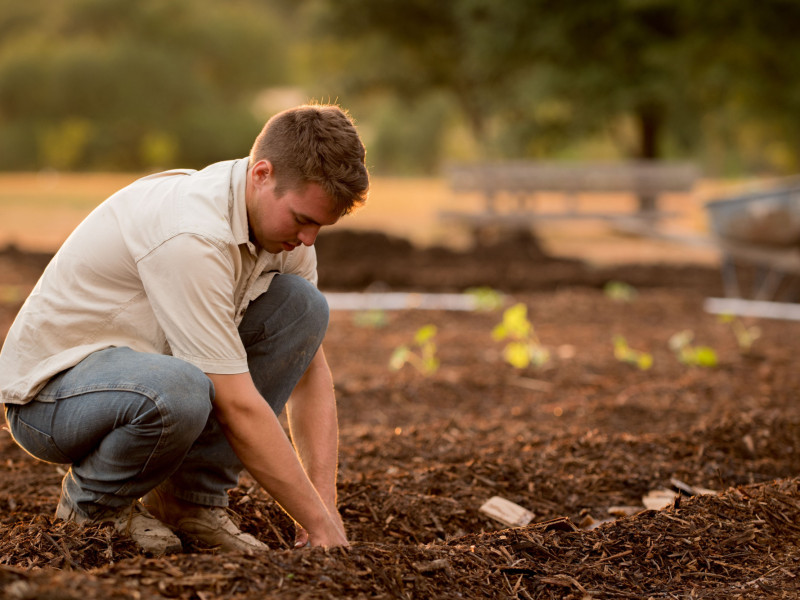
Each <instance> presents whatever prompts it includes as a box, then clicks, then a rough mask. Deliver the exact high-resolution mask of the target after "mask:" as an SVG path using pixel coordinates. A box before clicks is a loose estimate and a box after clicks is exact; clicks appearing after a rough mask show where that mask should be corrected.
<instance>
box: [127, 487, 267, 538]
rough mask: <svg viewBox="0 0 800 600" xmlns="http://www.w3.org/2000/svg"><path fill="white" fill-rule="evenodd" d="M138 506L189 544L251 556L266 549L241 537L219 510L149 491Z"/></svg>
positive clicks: (223, 509)
mask: <svg viewBox="0 0 800 600" xmlns="http://www.w3.org/2000/svg"><path fill="white" fill-rule="evenodd" d="M142 502H143V503H144V505H145V507H147V509H148V510H149V511H150V512H151V513H152V514H154V515H155V516H156V517H157V518H158V519H159V520H161V521H162V522H164V523H166V524H167V525H169V526H170V527H172V529H174V530H175V531H179V532H180V533H183V534H184V535H186V537H188V538H190V539H192V540H193V541H198V542H201V543H203V544H205V545H206V546H211V547H212V548H219V549H220V550H224V551H226V552H255V551H263V550H268V549H269V547H268V546H267V545H266V544H264V543H262V542H260V541H258V540H257V539H256V538H254V537H253V536H252V535H250V534H249V533H244V532H243V531H242V530H240V529H239V528H238V527H237V526H236V525H235V524H234V522H233V521H232V520H231V517H230V515H229V514H228V510H227V509H226V508H223V507H221V506H203V505H201V504H194V503H193V502H188V501H186V500H182V499H180V498H176V497H175V496H172V495H171V494H167V493H166V492H163V491H161V490H152V491H151V492H149V493H148V494H147V495H146V496H145V497H144V498H142Z"/></svg>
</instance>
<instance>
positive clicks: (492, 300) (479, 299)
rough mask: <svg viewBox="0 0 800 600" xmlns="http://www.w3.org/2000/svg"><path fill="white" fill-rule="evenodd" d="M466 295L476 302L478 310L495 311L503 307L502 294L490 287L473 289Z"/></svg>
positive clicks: (466, 292) (466, 291) (467, 291)
mask: <svg viewBox="0 0 800 600" xmlns="http://www.w3.org/2000/svg"><path fill="white" fill-rule="evenodd" d="M464 293H465V294H467V295H468V296H471V297H472V298H473V300H475V307H476V308H477V309H478V310H483V311H493V310H499V309H500V308H502V307H503V301H504V297H503V294H502V292H498V291H497V290H495V289H492V288H490V287H473V288H469V289H467V290H465V291H464Z"/></svg>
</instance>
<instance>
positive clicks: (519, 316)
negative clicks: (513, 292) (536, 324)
mask: <svg viewBox="0 0 800 600" xmlns="http://www.w3.org/2000/svg"><path fill="white" fill-rule="evenodd" d="M492 338H493V339H494V340H496V341H502V340H510V341H509V342H508V343H507V344H506V346H505V348H504V349H503V358H504V359H505V360H506V362H507V363H508V364H510V365H511V366H512V367H515V368H517V369H524V368H526V367H528V366H530V365H533V366H534V367H537V368H538V367H541V366H543V365H545V364H547V363H548V362H549V360H550V352H549V351H548V350H547V348H545V347H544V346H542V344H541V342H540V341H539V338H538V336H537V335H536V333H535V332H534V330H533V325H531V322H530V321H529V320H528V308H527V307H526V306H525V305H524V304H521V303H520V304H515V305H514V306H512V307H510V308H507V309H506V310H505V312H504V313H503V320H502V322H500V323H499V324H497V325H496V326H495V328H494V329H493V330H492Z"/></svg>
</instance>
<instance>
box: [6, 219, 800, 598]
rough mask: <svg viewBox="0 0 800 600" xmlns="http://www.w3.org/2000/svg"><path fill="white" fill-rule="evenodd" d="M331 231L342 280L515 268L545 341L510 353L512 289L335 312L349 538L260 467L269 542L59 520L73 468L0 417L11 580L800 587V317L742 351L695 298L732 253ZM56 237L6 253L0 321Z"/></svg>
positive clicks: (465, 279)
mask: <svg viewBox="0 0 800 600" xmlns="http://www.w3.org/2000/svg"><path fill="white" fill-rule="evenodd" d="M345 251H347V252H346V254H347V255H348V256H349V258H348V259H345V258H344V256H345ZM319 253H320V256H321V259H320V260H321V263H322V265H324V267H323V268H322V269H321V272H320V279H321V287H322V288H323V289H328V290H334V289H337V290H347V289H364V288H365V287H367V286H372V289H379V288H389V289H393V290H397V289H416V290H436V291H460V290H463V289H465V288H467V287H470V286H474V285H490V286H493V287H495V288H498V289H502V290H503V291H504V292H506V293H507V294H508V296H507V298H506V306H508V305H510V304H511V303H514V302H523V303H525V304H526V306H527V307H528V311H529V312H528V315H529V317H530V320H531V322H532V323H533V325H534V327H535V329H536V332H537V334H538V336H539V338H540V340H541V342H542V344H543V345H544V346H546V347H547V348H548V350H549V351H550V353H551V360H550V362H549V363H548V364H547V365H546V366H545V367H543V368H541V369H534V368H532V367H529V368H527V369H524V370H516V369H514V368H512V367H511V366H509V365H508V364H506V363H505V362H504V361H503V357H502V349H503V347H502V343H501V342H496V341H494V340H493V339H492V338H491V336H490V332H491V330H492V328H493V327H494V325H496V324H497V323H498V322H499V321H500V319H501V313H500V312H474V313H456V312H437V311H424V312H423V311H405V312H397V313H387V314H374V313H373V314H370V315H358V314H353V313H344V312H336V313H334V314H333V315H332V320H331V326H330V329H329V334H328V337H327V339H326V353H327V356H328V360H329V362H330V363H331V366H332V368H333V371H334V376H335V381H336V387H337V390H338V392H337V395H338V398H339V403H340V421H341V474H340V483H341V485H340V492H339V494H340V495H339V500H340V508H341V511H342V514H343V516H344V519H345V523H346V525H347V528H348V530H349V533H350V537H351V539H352V540H353V546H352V547H351V548H350V549H347V550H342V549H336V550H330V551H325V550H322V549H314V550H301V551H295V550H290V549H289V545H288V543H287V542H288V541H290V540H291V536H292V527H291V523H290V522H289V520H288V518H287V517H286V516H285V515H283V514H282V513H281V512H280V510H279V509H278V508H277V507H276V506H275V505H274V503H272V501H271V500H270V499H269V498H268V496H267V495H266V494H265V493H264V492H263V491H261V490H259V489H257V488H256V487H255V486H254V485H252V482H251V481H250V480H249V478H248V477H247V476H245V477H243V480H242V484H241V485H240V487H239V488H238V489H236V490H234V491H233V492H232V508H233V509H234V511H235V512H236V513H237V514H238V515H240V517H241V518H242V527H243V528H245V529H246V530H248V531H250V532H252V533H254V534H255V535H257V536H258V537H260V538H261V539H262V540H264V541H265V542H267V543H268V544H269V545H270V546H271V547H272V548H273V549H274V550H273V551H271V552H269V553H268V554H266V555H265V556H259V557H250V556H243V555H237V554H215V553H214V552H213V551H210V550H208V549H202V548H192V547H187V551H186V552H184V553H183V554H179V555H175V556H170V557H166V558H159V559H154V558H147V557H142V556H140V555H138V554H137V553H136V552H135V550H134V548H133V547H132V546H131V544H130V543H129V542H127V541H125V540H124V539H121V538H120V537H118V536H117V535H115V534H113V533H112V532H111V531H110V530H109V529H108V528H104V527H78V526H76V525H74V524H65V523H61V522H58V523H54V522H53V521H52V519H51V515H52V513H53V511H54V509H55V504H56V500H57V494H58V489H59V484H60V479H61V476H62V471H60V470H59V467H57V466H55V465H47V464H43V463H38V462H36V461H34V460H32V459H30V458H28V457H27V456H26V455H24V454H23V453H22V452H21V451H19V450H17V449H16V447H14V446H13V443H12V442H11V441H10V439H9V436H8V434H7V433H6V432H2V433H0V448H1V449H2V452H3V454H2V457H3V460H2V463H0V471H2V484H0V509H2V514H3V517H2V521H1V522H0V531H2V541H1V542H0V590H3V594H4V595H5V596H6V597H9V598H19V599H27V598H63V599H73V598H74V599H77V598H83V599H94V598H98V599H99V598H131V599H139V598H185V599H190V598H191V599H200V600H205V599H209V598H222V597H225V598H229V597H231V598H237V597H241V598H263V597H275V598H333V597H336V598H339V597H342V598H344V597H351V598H509V597H510V598H514V597H517V598H525V599H527V598H575V599H582V600H584V599H587V598H688V597H694V598H795V597H797V596H798V593H800V581H798V579H799V578H798V568H797V566H796V565H797V562H798V558H800V548H798V540H800V535H798V534H800V491H798V484H799V483H800V480H798V478H797V475H798V465H800V460H798V458H800V409H798V407H797V395H798V390H800V372H798V370H797V368H796V357H797V350H798V343H797V339H798V335H799V334H800V325H799V324H796V323H787V322H779V321H762V322H759V323H758V326H759V327H760V328H761V337H760V338H759V339H757V340H756V342H755V344H754V346H753V348H752V349H751V351H750V352H749V353H747V354H742V352H741V351H740V347H739V345H738V344H737V340H736V337H735V336H734V334H733V332H732V329H731V327H730V325H729V324H726V323H722V322H720V321H719V319H717V318H716V317H714V316H712V315H708V314H706V313H704V312H703V310H702V301H703V299H704V298H705V297H706V296H707V295H717V294H719V293H720V291H719V275H718V273H716V272H715V271H713V270H708V269H702V268H699V267H685V268H679V267H659V266H654V265H638V266H636V265H635V266H630V267H619V268H614V269H606V270H602V271H601V270H596V269H590V268H588V267H586V266H585V265H583V264H582V263H578V262H574V261H558V260H554V259H551V258H549V257H546V256H543V255H542V254H541V253H540V252H538V251H537V249H536V246H535V244H532V243H531V242H530V240H517V242H516V243H513V244H512V243H511V242H510V241H507V243H506V244H505V248H503V247H494V248H489V249H487V248H480V249H478V250H477V251H476V253H475V254H473V255H471V256H459V255H454V254H452V253H448V252H445V251H443V250H429V251H424V252H423V251H419V250H416V249H414V248H412V247H410V246H408V245H406V244H404V243H403V242H402V241H399V240H391V239H388V238H383V237H371V238H367V237H365V236H352V235H350V234H338V235H337V236H332V237H330V238H327V239H321V240H320V243H319ZM43 258H46V257H39V258H37V257H32V256H28V255H19V254H16V255H15V254H14V253H11V252H8V251H7V252H5V253H0V283H3V284H4V285H5V286H6V287H5V289H6V293H5V294H4V296H3V302H2V312H0V315H1V316H2V318H3V319H4V321H3V327H4V328H5V327H7V325H8V323H10V320H11V318H13V314H14V313H15V312H16V310H17V309H18V306H19V302H20V299H19V297H18V295H19V294H21V293H22V290H24V289H26V288H27V287H29V286H30V285H32V283H33V281H34V280H35V277H36V276H37V275H38V272H39V271H40V269H41V267H42V264H43V263H42V259H43ZM611 279H616V280H623V281H627V282H628V283H630V284H633V285H634V286H635V287H636V289H637V290H638V294H637V295H636V297H635V298H634V299H633V300H632V301H628V302H623V301H615V300H613V299H611V298H610V297H608V296H607V295H606V294H604V292H603V289H602V287H603V285H604V284H605V283H606V282H607V281H608V280H611ZM15 286H16V287H15ZM364 317H369V318H364ZM426 324H434V325H436V326H437V327H438V334H437V336H436V342H437V347H438V350H437V354H438V358H439V359H440V361H441V366H440V368H439V369H438V370H437V371H436V372H435V373H434V374H432V375H429V376H423V375H422V374H420V373H418V372H417V371H415V370H414V369H413V368H412V367H411V366H410V365H406V366H405V367H403V368H402V369H401V370H399V371H391V370H389V369H388V367H387V364H388V361H389V356H390V355H391V354H392V351H393V350H394V348H396V347H397V346H399V345H402V344H409V343H411V341H412V337H413V334H414V332H415V331H416V330H417V329H419V328H420V327H421V326H423V325H426ZM747 325H752V323H747ZM682 330H690V331H692V332H693V333H694V338H695V341H696V342H697V343H698V344H702V345H707V346H711V347H713V348H714V349H715V351H716V353H717V356H718V359H719V364H718V366H716V367H714V368H701V367H695V366H689V365H686V364H682V363H680V362H679V361H678V360H677V359H676V357H675V355H674V354H673V352H672V351H671V350H670V349H669V347H668V340H669V338H670V336H671V335H672V334H674V333H676V332H678V331H682ZM614 335H622V336H624V337H625V339H626V340H627V342H628V344H629V345H630V346H631V347H632V348H635V349H637V350H641V351H647V352H649V353H651V354H652V356H653V366H652V368H650V369H649V370H639V369H638V368H636V367H635V366H633V365H631V364H628V363H624V362H621V361H619V360H617V359H616V358H615V357H614V352H613V345H612V337H613V336H614ZM677 482H683V483H685V484H687V485H689V486H695V487H698V488H709V489H711V490H714V491H717V492H718V493H716V494H708V495H699V496H693V497H689V496H681V497H679V499H678V500H673V501H671V502H670V505H669V507H667V508H665V509H663V510H646V509H645V507H644V506H643V504H642V498H643V496H645V495H646V494H647V493H648V492H650V491H651V490H656V489H665V488H667V489H669V488H671V487H672V486H673V484H674V483H677ZM492 496H501V497H504V498H506V499H508V500H511V501H513V502H515V503H517V504H519V505H521V506H523V507H525V508H527V509H528V510H530V511H531V512H532V513H533V515H534V517H533V523H532V524H531V525H528V526H525V527H516V528H507V527H506V526H504V525H502V524H501V523H499V522H498V521H495V520H493V519H491V518H490V517H488V516H486V515H485V514H483V513H482V512H480V510H479V509H480V507H481V505H482V504H483V503H484V502H485V501H486V500H488V499H489V498H491V497H492ZM613 507H633V508H630V510H629V511H628V512H631V513H633V514H630V515H629V516H622V517H619V518H618V519H616V520H614V515H616V514H621V513H622V512H624V511H623V510H622V509H620V508H613ZM610 509H611V510H610ZM612 512H613V513H614V515H612V514H611V513H612Z"/></svg>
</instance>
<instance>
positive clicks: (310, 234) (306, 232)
mask: <svg viewBox="0 0 800 600" xmlns="http://www.w3.org/2000/svg"><path fill="white" fill-rule="evenodd" d="M318 233H319V225H306V226H305V227H303V228H302V229H301V230H300V232H299V233H298V234H297V239H298V240H300V243H302V244H303V245H304V246H311V245H312V244H313V243H314V240H316V239H317V234H318Z"/></svg>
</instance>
